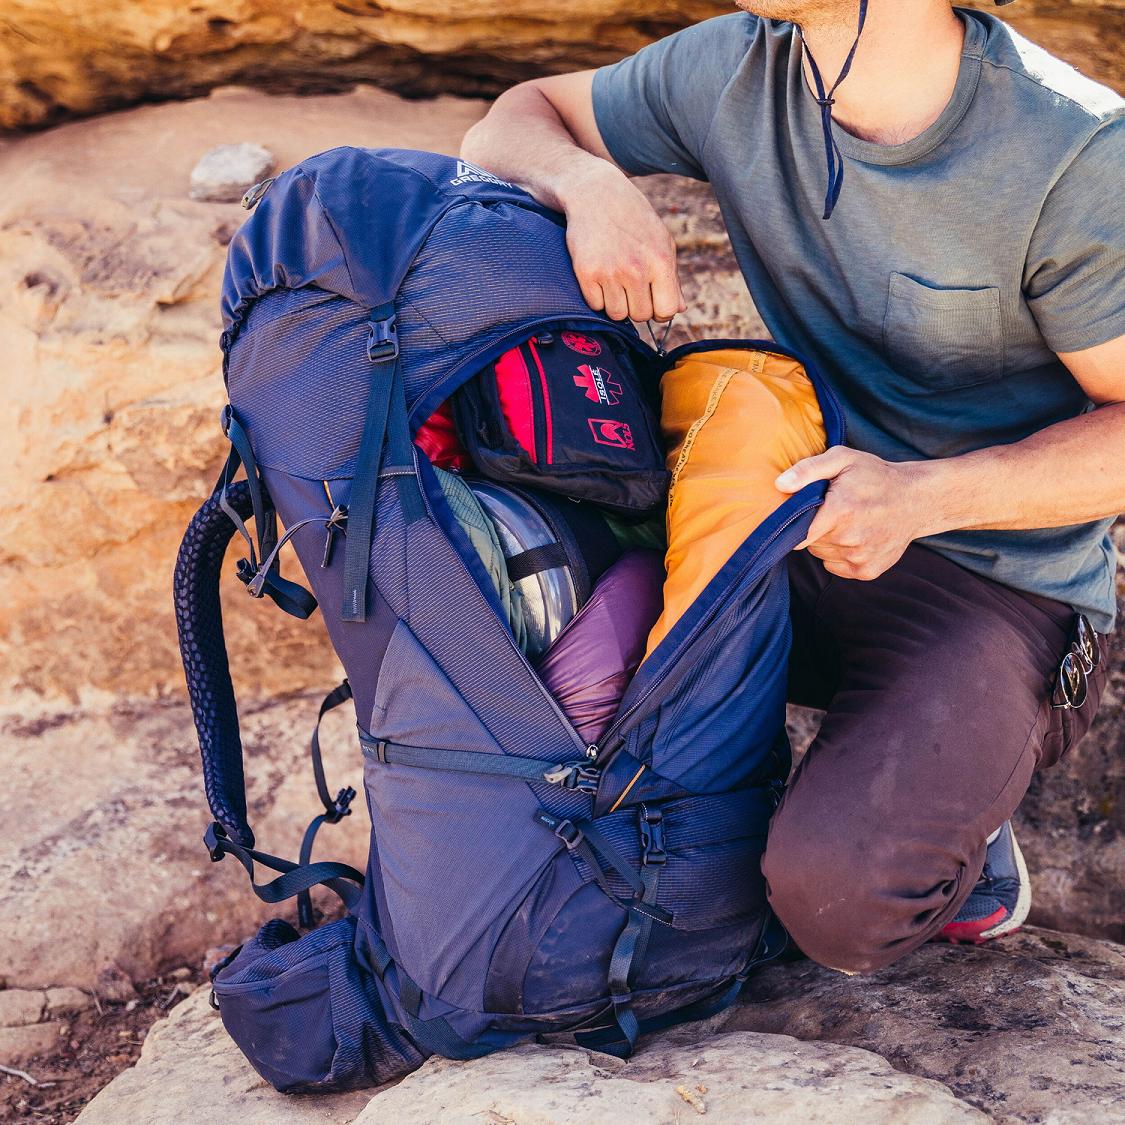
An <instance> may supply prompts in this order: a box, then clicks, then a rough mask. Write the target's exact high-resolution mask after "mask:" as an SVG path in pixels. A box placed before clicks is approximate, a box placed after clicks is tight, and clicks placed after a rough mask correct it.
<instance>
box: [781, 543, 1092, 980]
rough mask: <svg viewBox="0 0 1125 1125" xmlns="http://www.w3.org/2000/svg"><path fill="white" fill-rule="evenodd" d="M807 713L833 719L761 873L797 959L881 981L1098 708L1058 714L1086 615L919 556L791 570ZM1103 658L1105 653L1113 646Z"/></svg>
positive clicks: (943, 913)
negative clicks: (863, 566) (843, 571)
mask: <svg viewBox="0 0 1125 1125" xmlns="http://www.w3.org/2000/svg"><path fill="white" fill-rule="evenodd" d="M790 579H791V585H792V593H791V601H792V617H793V651H792V656H791V658H790V669H789V691H790V699H791V701H792V702H794V703H798V704H802V705H804V706H807V707H816V708H820V709H823V710H825V711H826V712H827V714H826V715H825V717H824V722H823V725H822V726H821V728H820V733H819V734H818V735H817V737H816V740H815V741H814V742H813V744H812V747H811V748H810V749H809V752H808V754H807V755H806V756H805V758H804V760H803V761H802V762H801V764H800V766H799V767H798V769H797V770H796V772H795V774H794V776H793V778H792V781H791V783H790V786H789V789H788V791H787V793H786V795H785V799H784V800H783V801H782V803H781V806H780V807H779V808H778V810H777V812H776V813H775V814H774V818H773V823H772V825H771V827H770V834H769V841H768V845H767V849H766V855H765V858H764V860H763V870H764V871H765V875H766V879H767V880H768V883H769V892H770V902H771V903H772V904H773V908H774V910H775V911H776V912H777V915H778V917H779V918H780V919H781V921H782V922H783V923H784V924H785V926H786V928H787V929H788V930H789V932H790V934H791V935H792V936H793V939H794V941H795V942H796V943H797V945H799V946H800V948H801V949H802V950H803V951H804V952H805V953H807V954H808V956H810V957H812V958H813V959H814V960H816V961H819V962H821V963H822V964H825V965H829V966H831V967H833V968H837V969H844V970H847V971H849V972H866V971H870V970H873V969H878V968H881V967H882V966H884V965H887V964H889V963H890V962H891V961H894V960H895V959H896V958H898V957H901V956H902V955H903V954H904V953H909V952H910V951H911V950H912V949H916V948H917V947H918V946H919V945H921V944H922V943H923V942H925V941H927V940H929V939H930V938H932V937H934V935H935V934H937V932H938V931H939V930H940V929H941V928H942V926H944V925H945V924H946V923H947V922H949V921H950V920H952V918H953V917H954V915H955V914H956V913H957V911H958V909H959V908H960V906H961V903H962V902H963V901H964V900H965V898H966V897H967V896H968V894H969V892H970V891H971V890H972V888H973V885H974V884H975V883H976V881H977V879H978V878H979V876H980V873H981V870H982V867H983V865H984V856H985V839H986V837H987V836H988V835H989V833H990V832H992V831H993V830H994V829H995V828H997V827H999V825H1001V824H1002V823H1003V822H1004V821H1005V820H1007V819H1008V818H1009V817H1010V816H1011V815H1012V813H1013V811H1014V810H1015V808H1016V806H1017V805H1018V804H1019V802H1020V800H1021V798H1022V797H1023V795H1024V793H1025V792H1026V791H1027V787H1028V784H1029V782H1030V780H1031V775H1032V773H1033V772H1034V771H1035V770H1036V769H1038V768H1040V767H1043V766H1050V765H1053V764H1054V763H1055V762H1056V761H1058V759H1059V757H1060V756H1061V755H1062V754H1063V753H1065V752H1066V751H1067V750H1069V749H1070V748H1071V747H1072V746H1074V745H1075V744H1076V743H1077V742H1078V740H1079V739H1080V738H1081V737H1082V735H1083V734H1085V732H1086V730H1087V728H1088V727H1089V725H1090V722H1091V720H1092V719H1093V717H1094V713H1095V712H1096V711H1097V707H1098V703H1099V701H1100V698H1101V693H1102V686H1103V684H1104V681H1105V661H1104V659H1103V661H1102V665H1101V667H1099V669H1098V670H1097V672H1095V674H1094V675H1093V676H1092V677H1091V682H1090V689H1089V695H1088V698H1087V701H1086V703H1085V705H1084V706H1083V707H1082V708H1080V709H1078V710H1066V711H1064V710H1056V709H1053V708H1052V707H1051V705H1050V693H1051V689H1052V687H1053V684H1054V677H1055V671H1056V669H1057V668H1058V664H1059V661H1060V659H1061V658H1062V655H1063V654H1064V653H1065V652H1066V649H1067V646H1068V644H1069V642H1070V637H1071V632H1072V627H1073V623H1074V614H1073V611H1072V610H1071V609H1070V608H1069V607H1067V606H1064V605H1062V604H1060V603H1058V602H1055V601H1051V600H1049V599H1047V598H1042V597H1036V596H1034V595H1030V594H1021V593H1017V592H1016V591H1014V590H1011V589H1009V588H1007V587H1004V586H1000V585H998V584H997V583H995V582H990V581H989V580H987V579H985V578H981V577H978V576H977V575H974V574H971V573H970V572H969V571H967V570H965V569H964V568H963V567H960V566H958V565H957V564H956V563H953V562H950V561H949V560H947V559H945V558H943V557H942V556H940V555H938V554H935V553H934V552H933V551H929V550H927V549H926V548H924V547H920V546H917V545H914V546H912V547H910V548H909V549H908V550H907V552H906V554H905V555H904V556H903V558H902V559H901V560H900V562H899V563H898V564H897V565H896V566H894V567H892V568H891V569H890V570H889V571H887V572H886V573H885V574H883V575H882V576H881V577H879V578H878V579H876V580H875V581H873V582H857V581H851V580H848V579H843V578H835V577H833V576H832V575H830V574H828V573H827V572H826V571H825V570H824V567H823V566H822V565H821V563H820V562H819V561H818V560H817V559H815V558H813V557H812V556H811V555H809V554H808V552H807V551H801V552H798V553H796V554H794V555H793V556H792V557H791V562H790ZM1103 652H1104V645H1103Z"/></svg>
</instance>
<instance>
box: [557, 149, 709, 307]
mask: <svg viewBox="0 0 1125 1125" xmlns="http://www.w3.org/2000/svg"><path fill="white" fill-rule="evenodd" d="M579 172H580V174H579V175H577V176H574V177H569V178H567V179H566V180H565V181H564V183H563V184H562V185H560V192H559V194H560V195H561V196H562V201H563V204H564V206H565V210H566V220H567V227H566V244H567V248H568V249H569V250H570V258H571V262H572V263H573V265H574V273H575V276H576V277H577V278H578V284H579V285H580V286H581V288H582V296H583V297H585V298H586V303H587V304H588V305H589V306H590V307H591V308H592V309H605V311H606V314H607V315H608V316H609V317H611V318H612V319H613V320H624V319H625V318H626V317H628V318H629V319H630V320H641V321H643V320H654V319H655V320H671V319H672V317H673V316H675V315H676V313H678V312H683V311H684V309H685V308H686V307H687V306H686V305H685V304H684V296H683V293H682V292H681V291H680V283H679V279H678V277H677V274H676V244H675V242H674V241H673V239H672V235H671V234H670V233H669V231H668V228H667V227H666V226H665V225H664V222H663V220H662V219H661V218H660V216H659V215H658V214H657V213H656V211H655V210H653V207H652V204H651V203H649V201H648V200H647V199H646V198H645V196H644V195H643V194H642V192H641V191H640V190H639V189H638V188H637V187H636V186H635V185H634V184H633V183H632V182H631V181H630V180H628V179H626V177H625V176H624V175H622V173H621V172H619V171H618V170H617V169H616V168H613V167H611V166H610V165H609V164H606V163H604V162H603V163H602V164H601V167H596V166H595V167H594V168H589V167H588V166H585V167H581V168H580V169H579Z"/></svg>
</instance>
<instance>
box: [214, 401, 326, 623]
mask: <svg viewBox="0 0 1125 1125" xmlns="http://www.w3.org/2000/svg"><path fill="white" fill-rule="evenodd" d="M221 423H222V427H223V433H224V434H226V436H227V439H228V440H229V441H230V444H231V449H230V454H229V455H228V457H227V461H226V464H225V465H224V466H223V471H222V472H221V473H220V474H219V480H218V483H217V484H216V485H215V490H216V492H218V494H219V506H220V507H221V508H222V509H223V511H224V512H225V513H226V514H227V516H228V517H229V518H230V520H231V521H232V522H233V523H234V525H235V527H236V528H238V533H239V534H240V535H241V536H242V538H243V539H244V540H245V541H246V547H247V551H248V553H249V555H250V558H249V560H246V559H243V560H242V561H241V562H240V563H239V564H238V577H239V579H240V580H241V581H242V582H243V583H244V584H245V585H246V588H247V589H248V590H249V591H250V593H251V594H252V595H253V596H254V597H255V598H261V597H269V598H270V599H271V600H272V601H273V602H274V604H275V605H276V606H277V607H278V609H280V610H282V611H283V612H285V613H288V614H289V615H290V616H291V617H297V618H300V619H301V620H302V621H303V620H305V619H307V618H308V617H311V616H312V614H313V612H314V610H315V609H316V598H314V597H313V596H312V594H310V593H309V591H308V590H306V589H305V588H304V587H303V586H300V585H298V584H297V583H296V582H291V581H290V580H289V579H287V578H282V577H281V572H280V570H279V569H278V556H279V554H280V552H281V548H282V547H284V546H285V544H286V543H287V542H289V539H290V538H291V536H292V535H293V533H294V532H296V531H299V530H300V529H301V528H302V527H304V526H305V525H306V524H307V523H315V522H322V521H319V520H315V519H308V520H301V521H300V522H299V523H296V524H294V525H293V527H291V528H289V529H288V530H287V531H286V533H285V535H284V537H283V538H282V539H281V541H280V542H279V541H278V538H277V513H276V511H275V510H274V507H273V501H272V500H270V497H269V493H268V492H267V491H266V490H265V488H264V486H263V484H262V478H261V474H260V473H259V472H258V463H257V461H255V459H254V450H253V449H252V447H251V445H250V438H249V437H248V436H247V433H246V430H245V429H244V428H243V426H242V423H241V422H239V420H238V416H237V415H236V414H235V412H234V408H233V407H231V406H229V405H228V406H225V407H224V408H223V412H222V415H221ZM240 466H241V467H242V468H243V469H244V470H245V472H246V483H247V485H248V486H249V489H250V503H251V506H252V508H253V510H254V535H251V534H250V529H249V528H248V527H247V526H246V523H245V521H244V520H243V519H242V517H241V515H240V514H239V512H238V510H237V507H236V506H235V505H234V504H233V503H232V502H231V498H230V487H231V484H232V483H233V481H234V477H235V474H236V473H237V472H238V470H239V467H240Z"/></svg>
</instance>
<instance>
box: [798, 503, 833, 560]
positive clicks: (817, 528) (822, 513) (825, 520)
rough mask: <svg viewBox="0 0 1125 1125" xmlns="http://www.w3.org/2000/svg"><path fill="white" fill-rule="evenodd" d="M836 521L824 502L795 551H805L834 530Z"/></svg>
mask: <svg viewBox="0 0 1125 1125" xmlns="http://www.w3.org/2000/svg"><path fill="white" fill-rule="evenodd" d="M834 523H835V521H834V520H833V519H832V517H831V515H830V514H829V512H828V509H827V508H825V507H824V505H823V504H822V505H821V506H820V508H819V509H818V511H817V513H816V515H815V516H814V517H813V521H812V523H811V524H809V530H808V533H807V534H806V535H805V537H804V539H802V540H801V542H800V543H798V544H797V546H796V547H794V548H793V549H794V550H795V551H803V550H804V549H805V548H806V547H812V545H813V544H814V543H816V542H818V541H819V540H821V539H823V538H824V536H826V535H828V534H829V533H830V532H831V531H832V528H833V526H834ZM813 553H814V554H815V553H816V552H815V551H814V552H813Z"/></svg>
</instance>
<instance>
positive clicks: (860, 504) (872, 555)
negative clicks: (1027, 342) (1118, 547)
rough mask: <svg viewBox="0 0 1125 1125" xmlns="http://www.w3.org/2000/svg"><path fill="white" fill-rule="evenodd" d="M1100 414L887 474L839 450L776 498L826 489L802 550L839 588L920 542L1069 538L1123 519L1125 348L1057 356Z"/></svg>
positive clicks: (1121, 341)
mask: <svg viewBox="0 0 1125 1125" xmlns="http://www.w3.org/2000/svg"><path fill="white" fill-rule="evenodd" d="M1059 358H1060V359H1061V360H1062V361H1063V362H1064V363H1065V364H1066V366H1067V367H1068V368H1069V370H1070V372H1071V373H1072V374H1073V375H1074V377H1075V379H1076V380H1077V381H1078V383H1079V384H1080V385H1081V387H1082V388H1083V390H1084V391H1085V392H1086V394H1087V395H1088V396H1089V398H1090V400H1091V401H1092V402H1094V403H1095V404H1096V407H1097V408H1096V409H1095V410H1093V411H1092V412H1090V413H1088V414H1083V415H1080V416H1079V417H1077V418H1069V419H1067V420H1066V421H1065V422H1058V423H1056V424H1055V425H1053V426H1048V427H1047V428H1046V429H1044V430H1040V431H1039V432H1038V433H1035V434H1032V435H1031V436H1030V437H1027V438H1025V439H1024V440H1023V441H1019V442H1015V443H1013V444H1012V445H1002V446H993V447H991V448H988V449H980V450H977V451H975V452H973V453H966V454H964V455H962V456H960V457H950V458H946V459H942V460H935V461H906V462H889V461H883V460H881V459H880V458H878V457H874V456H872V455H871V454H869V453H860V452H859V451H858V450H854V449H845V448H835V449H830V450H829V451H828V452H827V453H823V454H821V455H820V456H819V457H810V458H808V459H806V460H804V461H801V462H799V463H798V464H797V465H795V466H794V467H793V468H792V469H790V470H789V471H788V472H786V473H782V475H781V476H780V477H779V478H778V481H777V486H778V488H781V489H782V490H783V491H785V492H796V491H797V490H798V489H800V488H803V487H804V486H805V485H807V484H809V483H811V482H812V481H815V480H830V481H831V482H832V483H831V486H830V488H829V493H828V498H827V499H826V500H825V502H824V504H823V505H822V506H821V509H820V511H819V512H818V513H817V515H816V518H815V519H814V520H813V523H812V526H811V527H810V528H809V534H808V536H807V538H806V539H805V542H804V543H803V544H802V546H806V547H808V549H809V551H810V553H811V554H813V555H816V556H817V557H818V558H820V559H823V560H824V565H825V569H826V570H828V571H829V572H830V573H832V574H838V575H840V576H841V577H843V578H859V579H871V578H877V577H878V576H879V575H880V574H882V573H883V572H884V571H885V570H887V569H888V568H889V567H891V566H893V565H894V564H895V563H896V562H897V561H898V560H899V558H900V557H901V556H902V553H903V552H904V551H905V550H906V548H907V546H908V545H909V544H910V543H911V542H912V541H913V540H915V539H921V538H924V537H925V536H927V535H937V534H940V533H941V532H943V531H953V530H958V529H963V528H999V529H1012V530H1015V529H1024V528H1039V527H1063V526H1067V525H1069V524H1076V523H1086V522H1088V521H1090V520H1096V519H1102V518H1105V517H1108V516H1115V515H1117V514H1119V513H1120V512H1122V511H1125V336H1120V337H1118V338H1117V339H1116V340H1111V341H1109V342H1108V343H1106V344H1101V345H1099V346H1097V347H1093V348H1087V349H1086V350H1085V351H1079V352H1067V353H1060V356H1059Z"/></svg>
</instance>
